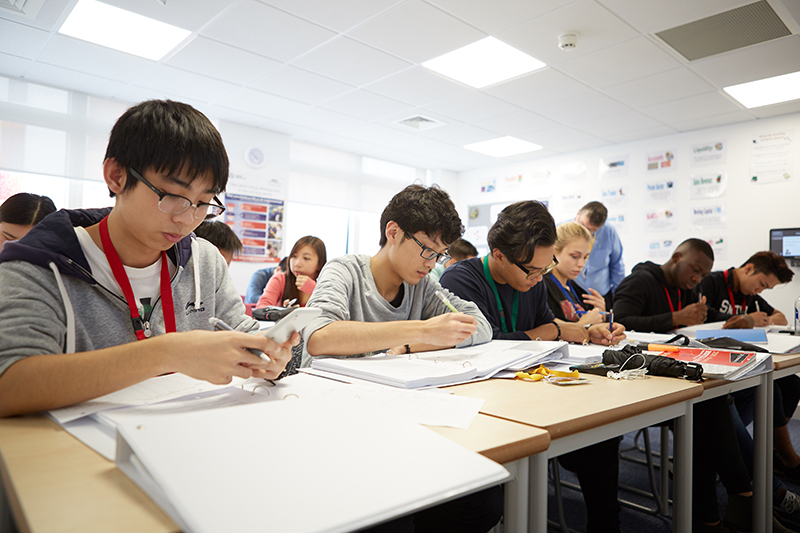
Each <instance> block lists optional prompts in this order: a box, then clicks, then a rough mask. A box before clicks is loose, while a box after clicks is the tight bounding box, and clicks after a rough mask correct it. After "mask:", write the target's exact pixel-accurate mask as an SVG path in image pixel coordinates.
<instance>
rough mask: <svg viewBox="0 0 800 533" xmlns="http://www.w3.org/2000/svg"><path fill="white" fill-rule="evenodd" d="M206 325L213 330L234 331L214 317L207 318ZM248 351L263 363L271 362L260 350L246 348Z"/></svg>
mask: <svg viewBox="0 0 800 533" xmlns="http://www.w3.org/2000/svg"><path fill="white" fill-rule="evenodd" d="M208 323H209V324H211V325H212V326H214V328H216V329H218V330H226V331H236V330H235V329H233V328H232V327H230V326H229V325H228V324H226V323H225V322H224V321H223V320H220V319H219V318H216V317H211V318H209V319H208ZM248 350H250V353H252V354H253V355H257V356H258V357H260V358H261V359H262V360H263V361H266V362H267V363H271V362H272V359H270V358H269V356H268V355H267V354H265V353H264V352H262V351H260V350H256V349H255V348H248Z"/></svg>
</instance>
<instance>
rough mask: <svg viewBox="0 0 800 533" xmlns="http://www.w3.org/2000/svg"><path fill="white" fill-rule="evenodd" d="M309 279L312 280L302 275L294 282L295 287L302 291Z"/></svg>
mask: <svg viewBox="0 0 800 533" xmlns="http://www.w3.org/2000/svg"><path fill="white" fill-rule="evenodd" d="M309 279H311V278H309V277H308V276H306V275H305V274H300V275H299V276H297V278H296V279H295V280H294V285H295V287H297V290H300V289H301V288H302V287H303V285H305V284H306V281H308V280H309Z"/></svg>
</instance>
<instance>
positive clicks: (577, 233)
mask: <svg viewBox="0 0 800 533" xmlns="http://www.w3.org/2000/svg"><path fill="white" fill-rule="evenodd" d="M556 235H557V237H556V252H560V251H561V250H563V249H564V247H565V246H567V245H568V244H569V243H571V242H572V241H575V240H577V239H585V240H587V241H589V242H591V241H592V234H591V233H589V230H588V229H586V228H584V227H583V226H581V225H580V224H578V223H577V222H565V223H564V224H561V225H559V226H558V227H557V228H556Z"/></svg>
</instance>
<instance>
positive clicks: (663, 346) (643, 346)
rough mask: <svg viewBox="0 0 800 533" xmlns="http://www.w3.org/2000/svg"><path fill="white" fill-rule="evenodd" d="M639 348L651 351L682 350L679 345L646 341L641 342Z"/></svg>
mask: <svg viewBox="0 0 800 533" xmlns="http://www.w3.org/2000/svg"><path fill="white" fill-rule="evenodd" d="M637 348H641V349H642V350H648V351H651V352H677V351H678V350H680V348H679V347H678V346H674V345H672V344H648V343H646V342H640V343H639V345H638V346H637Z"/></svg>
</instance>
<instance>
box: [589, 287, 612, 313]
mask: <svg viewBox="0 0 800 533" xmlns="http://www.w3.org/2000/svg"><path fill="white" fill-rule="evenodd" d="M583 301H584V303H587V304H591V305H593V306H594V308H595V309H597V310H598V311H605V310H606V299H605V298H603V295H602V294H600V293H599V292H597V291H596V290H594V289H589V294H584V295H583Z"/></svg>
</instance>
